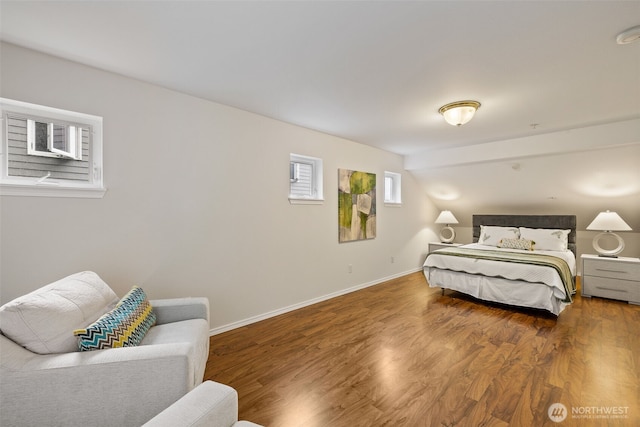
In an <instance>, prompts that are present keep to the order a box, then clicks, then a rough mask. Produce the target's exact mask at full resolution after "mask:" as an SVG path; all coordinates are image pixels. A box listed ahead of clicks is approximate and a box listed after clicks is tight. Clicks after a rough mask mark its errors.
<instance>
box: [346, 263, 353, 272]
mask: <svg viewBox="0 0 640 427" xmlns="http://www.w3.org/2000/svg"><path fill="white" fill-rule="evenodd" d="M347 270H348V271H349V273H353V265H352V264H349V265H348V266H347Z"/></svg>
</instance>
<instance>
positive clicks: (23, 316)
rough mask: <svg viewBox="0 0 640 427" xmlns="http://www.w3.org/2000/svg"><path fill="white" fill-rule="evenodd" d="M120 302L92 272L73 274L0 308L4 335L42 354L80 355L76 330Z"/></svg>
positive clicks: (0, 326)
mask: <svg viewBox="0 0 640 427" xmlns="http://www.w3.org/2000/svg"><path fill="white" fill-rule="evenodd" d="M118 301H119V298H118V296H117V295H116V294H115V292H113V290H111V288H110V287H109V286H108V285H107V284H106V283H105V282H104V281H103V280H102V279H101V278H100V277H99V276H98V275H97V274H96V273H93V272H91V271H84V272H81V273H76V274H72V275H71V276H67V277H65V278H64V279H60V280H58V281H56V282H53V283H51V284H49V285H46V286H44V287H42V288H40V289H37V290H35V291H33V292H31V293H29V294H26V295H23V296H21V297H19V298H16V299H14V300H13V301H10V302H8V303H7V304H5V305H3V306H2V307H0V329H1V330H2V334H3V335H5V336H6V337H8V338H10V339H11V340H13V341H14V342H15V343H17V344H20V345H21V346H23V347H25V348H27V349H29V350H31V351H33V352H34V353H39V354H50V353H69V352H72V351H78V339H77V338H76V337H75V336H74V335H73V331H74V330H75V329H79V328H83V327H85V326H87V325H89V324H90V323H92V322H93V321H95V320H96V319H98V318H99V317H100V316H102V315H103V314H104V313H106V312H107V311H109V310H111V309H112V308H113V307H114V306H115V305H116V304H117V303H118Z"/></svg>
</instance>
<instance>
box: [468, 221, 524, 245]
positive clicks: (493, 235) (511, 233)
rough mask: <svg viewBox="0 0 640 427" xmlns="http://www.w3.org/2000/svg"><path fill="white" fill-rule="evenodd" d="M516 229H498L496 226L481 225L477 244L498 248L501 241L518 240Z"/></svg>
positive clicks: (518, 232) (518, 234)
mask: <svg viewBox="0 0 640 427" xmlns="http://www.w3.org/2000/svg"><path fill="white" fill-rule="evenodd" d="M518 238H520V230H519V229H518V227H499V226H497V225H481V226H480V238H479V239H478V243H479V244H481V245H487V246H498V243H500V240H502V239H518Z"/></svg>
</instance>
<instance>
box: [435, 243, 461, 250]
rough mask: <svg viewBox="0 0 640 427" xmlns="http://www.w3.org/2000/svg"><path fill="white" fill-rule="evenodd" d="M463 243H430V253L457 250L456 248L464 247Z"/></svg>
mask: <svg viewBox="0 0 640 427" xmlns="http://www.w3.org/2000/svg"><path fill="white" fill-rule="evenodd" d="M462 245H463V244H462V243H442V242H429V252H433V251H435V250H438V249H442V248H455V247H456V246H462Z"/></svg>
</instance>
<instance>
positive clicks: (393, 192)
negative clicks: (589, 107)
mask: <svg viewBox="0 0 640 427" xmlns="http://www.w3.org/2000/svg"><path fill="white" fill-rule="evenodd" d="M384 202H385V204H391V205H400V204H402V175H400V174H399V173H394V172H386V171H385V173H384Z"/></svg>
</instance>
